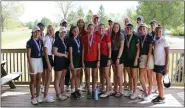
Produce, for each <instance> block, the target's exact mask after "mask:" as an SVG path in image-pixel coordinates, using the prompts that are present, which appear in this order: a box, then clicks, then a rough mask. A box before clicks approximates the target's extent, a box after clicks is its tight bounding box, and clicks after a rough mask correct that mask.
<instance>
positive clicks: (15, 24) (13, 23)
mask: <svg viewBox="0 0 185 108" xmlns="http://www.w3.org/2000/svg"><path fill="white" fill-rule="evenodd" d="M5 23H6V25H5V29H6V30H11V29H15V28H22V27H24V25H23V24H22V23H21V22H20V21H18V20H15V19H6V21H5Z"/></svg>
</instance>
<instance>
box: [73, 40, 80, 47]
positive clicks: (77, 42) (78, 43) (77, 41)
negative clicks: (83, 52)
mask: <svg viewBox="0 0 185 108" xmlns="http://www.w3.org/2000/svg"><path fill="white" fill-rule="evenodd" d="M74 40H75V42H76V44H77V46H78V49H80V40H79V39H76V38H74Z"/></svg>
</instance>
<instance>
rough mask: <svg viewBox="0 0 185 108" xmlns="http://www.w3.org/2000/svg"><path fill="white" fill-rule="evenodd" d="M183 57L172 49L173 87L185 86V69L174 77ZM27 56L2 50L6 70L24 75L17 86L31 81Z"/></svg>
mask: <svg viewBox="0 0 185 108" xmlns="http://www.w3.org/2000/svg"><path fill="white" fill-rule="evenodd" d="M182 55H184V50H183V49H170V69H169V74H170V78H171V82H172V85H176V86H183V85H184V75H185V74H184V68H183V70H182V72H183V73H182V74H181V73H180V72H179V74H178V80H175V76H174V75H175V74H176V72H177V70H179V68H180V67H178V66H177V60H179V59H180V57H181V56H182ZM26 56H27V55H26V49H1V60H6V61H7V63H6V64H5V65H4V68H5V70H6V71H7V72H8V73H11V72H15V71H17V72H23V75H22V76H21V77H20V78H19V80H17V81H15V83H17V84H28V82H29V81H30V78H29V75H28V63H27V57H26ZM52 74H54V72H52ZM53 76H54V75H53ZM52 79H54V78H52ZM180 79H182V80H180ZM127 80H128V79H127ZM84 81H85V80H84Z"/></svg>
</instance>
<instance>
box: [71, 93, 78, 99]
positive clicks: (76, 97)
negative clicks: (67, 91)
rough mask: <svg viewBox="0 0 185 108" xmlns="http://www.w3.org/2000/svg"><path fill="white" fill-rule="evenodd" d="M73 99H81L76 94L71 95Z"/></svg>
mask: <svg viewBox="0 0 185 108" xmlns="http://www.w3.org/2000/svg"><path fill="white" fill-rule="evenodd" d="M71 98H72V99H79V97H78V95H77V94H76V92H73V93H71Z"/></svg>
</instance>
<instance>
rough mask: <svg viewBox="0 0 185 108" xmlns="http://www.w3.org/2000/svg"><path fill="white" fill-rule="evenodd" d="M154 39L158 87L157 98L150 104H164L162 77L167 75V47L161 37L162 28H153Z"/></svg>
mask: <svg viewBox="0 0 185 108" xmlns="http://www.w3.org/2000/svg"><path fill="white" fill-rule="evenodd" d="M155 33H156V36H155V37H154V72H156V80H157V85H158V91H159V96H157V97H156V98H155V99H153V100H152V103H155V104H158V103H165V98H164V94H163V82H162V77H163V75H165V74H167V73H168V66H169V46H168V42H167V40H166V39H165V38H164V37H163V36H162V27H160V26H158V27H156V28H155Z"/></svg>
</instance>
